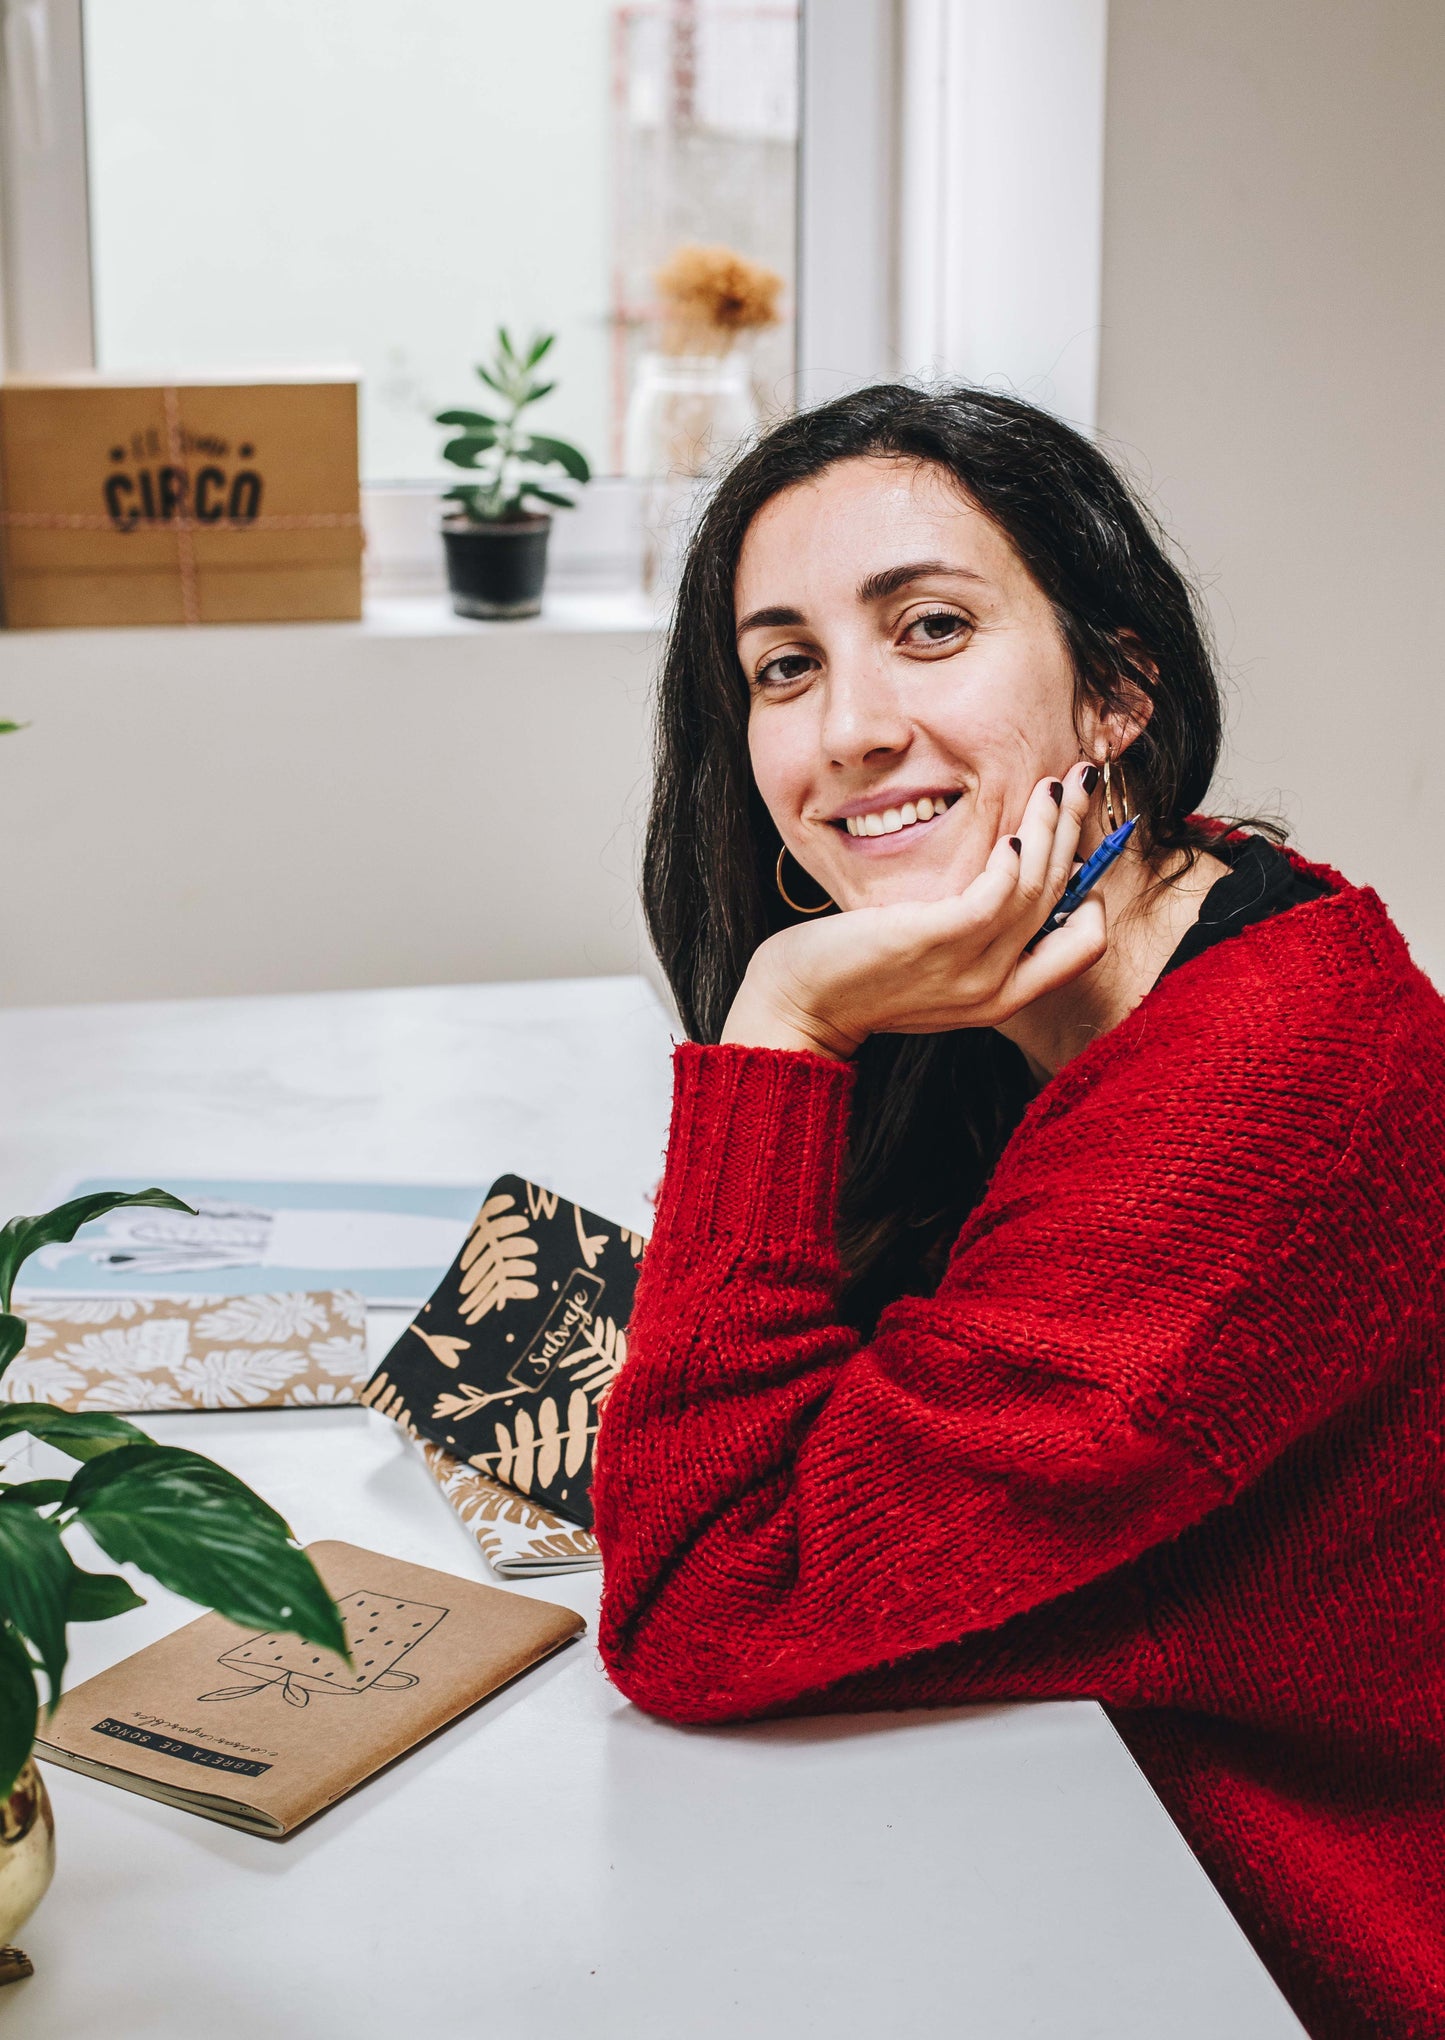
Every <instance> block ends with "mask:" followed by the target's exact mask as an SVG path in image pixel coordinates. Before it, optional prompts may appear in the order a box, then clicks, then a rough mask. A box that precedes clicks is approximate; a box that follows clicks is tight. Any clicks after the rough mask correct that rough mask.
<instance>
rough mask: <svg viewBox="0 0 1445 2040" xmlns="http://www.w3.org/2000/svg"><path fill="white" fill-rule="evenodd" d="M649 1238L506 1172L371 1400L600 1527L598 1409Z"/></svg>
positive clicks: (622, 1354) (494, 1474) (389, 1360)
mask: <svg viewBox="0 0 1445 2040" xmlns="http://www.w3.org/2000/svg"><path fill="white" fill-rule="evenodd" d="M643 1245H644V1242H643V1239H642V1237H641V1235H640V1234H638V1233H634V1232H631V1231H629V1230H628V1228H627V1227H626V1226H619V1225H614V1224H613V1223H612V1221H611V1220H610V1219H606V1218H599V1217H598V1216H597V1214H596V1213H595V1212H592V1211H584V1210H583V1209H582V1207H581V1206H580V1205H578V1204H574V1203H570V1202H568V1201H567V1200H566V1199H565V1198H563V1197H561V1196H559V1195H558V1193H557V1192H556V1191H555V1190H544V1189H542V1188H540V1187H539V1186H538V1185H537V1184H535V1183H528V1182H526V1181H525V1180H524V1179H523V1178H522V1177H521V1176H499V1177H498V1178H497V1180H496V1182H495V1183H493V1185H492V1187H491V1189H490V1190H489V1191H488V1192H487V1196H486V1201H485V1202H484V1203H483V1205H482V1208H481V1210H480V1211H479V1212H478V1213H477V1216H476V1219H475V1221H474V1223H473V1225H472V1228H471V1231H470V1232H469V1233H468V1235H467V1238H466V1241H465V1243H464V1245H463V1247H462V1250H461V1252H460V1253H459V1254H458V1256H457V1258H456V1260H455V1261H454V1262H453V1263H452V1266H451V1268H450V1269H449V1270H448V1272H447V1275H446V1278H445V1280H444V1281H443V1282H442V1284H441V1287H440V1288H439V1289H438V1290H437V1291H436V1293H435V1295H434V1296H433V1297H432V1299H431V1301H430V1302H429V1303H427V1304H426V1305H424V1307H423V1308H422V1310H421V1311H420V1312H419V1314H418V1315H417V1317H416V1318H414V1319H413V1321H412V1323H411V1324H410V1325H409V1326H408V1327H407V1329H406V1331H405V1332H403V1333H402V1335H401V1337H400V1339H398V1341H397V1343H396V1344H395V1346H393V1347H392V1349H391V1351H390V1353H388V1354H387V1356H386V1358H385V1360H384V1361H383V1362H382V1364H381V1366H380V1367H379V1368H378V1369H377V1371H376V1373H375V1374H374V1375H373V1376H372V1378H371V1380H370V1381H369V1382H368V1383H367V1385H366V1387H365V1388H364V1389H363V1390H362V1393H361V1400H362V1401H363V1402H364V1403H368V1404H370V1405H371V1407H372V1408H373V1409H376V1410H379V1411H381V1413H382V1414H383V1415H384V1416H388V1417H391V1418H392V1419H393V1420H394V1421H395V1422H396V1423H399V1424H401V1425H402V1426H403V1427H404V1428H405V1429H406V1430H408V1431H410V1432H411V1433H412V1435H413V1436H414V1437H417V1438H421V1439H427V1440H429V1441H430V1442H431V1443H432V1444H434V1445H441V1446H444V1447H445V1448H446V1450H447V1451H448V1452H449V1453H450V1454H451V1455H452V1456H453V1457H454V1458H456V1459H460V1460H464V1461H465V1462H466V1463H467V1465H468V1466H470V1467H473V1468H474V1469H475V1470H476V1471H477V1472H478V1473H481V1474H484V1475H486V1476H487V1477H488V1478H489V1479H491V1480H493V1481H496V1482H499V1483H500V1484H501V1485H502V1486H503V1487H508V1488H513V1489H515V1490H516V1491H517V1492H518V1493H519V1494H523V1495H528V1496H530V1497H532V1498H533V1499H534V1500H535V1501H539V1502H541V1503H542V1504H544V1505H545V1506H546V1507H547V1508H548V1509H550V1510H553V1511H555V1512H556V1514H558V1515H559V1516H565V1517H567V1518H568V1519H569V1520H570V1521H572V1522H574V1523H580V1524H581V1525H582V1527H583V1528H584V1529H586V1530H590V1529H591V1527H592V1502H591V1495H590V1488H591V1480H592V1455H593V1449H594V1445H595V1441H596V1437H597V1426H598V1419H599V1417H600V1415H601V1411H602V1406H603V1404H604V1403H605V1402H606V1400H607V1393H608V1390H609V1389H610V1388H611V1386H612V1383H613V1381H614V1380H615V1379H616V1377H617V1374H618V1371H619V1370H620V1368H621V1366H622V1364H623V1361H624V1360H625V1359H626V1357H627V1320H628V1318H629V1316H630V1315H631V1312H632V1302H633V1297H634V1295H635V1294H636V1289H637V1271H638V1264H639V1261H640V1259H641V1256H642V1249H643Z"/></svg>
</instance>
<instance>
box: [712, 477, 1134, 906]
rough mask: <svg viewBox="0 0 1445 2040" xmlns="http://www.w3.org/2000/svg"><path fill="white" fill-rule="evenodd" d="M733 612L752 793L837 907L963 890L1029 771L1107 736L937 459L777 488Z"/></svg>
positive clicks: (1009, 556) (1027, 585)
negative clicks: (747, 704)
mask: <svg viewBox="0 0 1445 2040" xmlns="http://www.w3.org/2000/svg"><path fill="white" fill-rule="evenodd" d="M735 614H736V619H737V643H738V655H739V657H740V659H741V660H742V665H743V671H744V673H745V675H746V676H747V681H748V686H749V690H750V694H751V702H752V706H751V711H750V715H749V722H748V748H749V752H750V754H751V758H752V767H753V773H754V776H755V777H756V779H757V783H758V788H759V791H760V792H761V793H762V796H763V799H764V801H765V802H766V803H767V807H768V811H769V813H770V814H771V815H772V818H773V820H774V822H775V823H776V824H777V828H778V833H779V834H780V835H781V837H782V839H783V841H784V843H785V844H786V845H787V847H788V849H789V850H790V851H791V852H792V854H793V856H794V857H795V858H796V859H797V861H798V863H799V864H801V865H802V866H803V868H804V869H805V870H806V871H807V872H809V873H810V875H811V876H812V877H813V878H815V879H816V880H817V882H818V884H819V885H820V886H822V887H823V888H824V890H825V891H827V892H828V893H830V894H831V895H832V897H833V898H834V899H835V900H836V901H837V902H838V904H839V906H841V907H861V906H883V905H887V904H889V903H891V902H893V901H897V900H936V899H941V898H944V897H945V896H947V895H948V894H951V893H957V892H960V891H961V890H962V889H963V887H964V886H966V885H967V884H968V883H969V882H970V881H971V880H972V879H974V878H976V877H977V876H978V874H979V872H980V871H982V869H983V867H984V864H985V862H986V860H987V859H988V856H989V854H990V852H991V851H992V850H993V848H994V845H995V844H996V843H997V842H998V841H999V839H1000V837H1003V836H1009V835H1012V834H1013V832H1014V830H1015V829H1016V828H1017V826H1018V823H1019V820H1020V817H1021V816H1022V814H1023V809H1024V803H1025V801H1026V800H1027V799H1028V796H1029V794H1030V793H1031V792H1032V790H1033V788H1034V787H1035V786H1036V785H1037V783H1038V781H1039V780H1040V779H1042V778H1044V777H1045V776H1053V777H1062V775H1063V774H1064V773H1065V772H1066V771H1067V770H1068V768H1069V767H1070V765H1072V764H1074V763H1076V762H1077V760H1078V758H1079V756H1080V751H1081V747H1082V749H1083V752H1084V754H1085V755H1086V756H1088V757H1091V758H1093V757H1098V758H1102V757H1103V756H1104V755H1105V753H1106V752H1107V751H1110V750H1114V751H1117V750H1118V748H1119V747H1120V742H1121V739H1122V737H1123V733H1122V732H1116V731H1115V729H1114V727H1113V725H1112V723H1109V724H1106V723H1105V722H1104V721H1103V720H1102V719H1101V718H1100V717H1099V716H1098V715H1097V714H1095V712H1094V711H1093V710H1092V709H1089V710H1086V711H1085V712H1084V713H1083V715H1082V716H1081V718H1080V721H1079V725H1078V727H1076V726H1075V707H1074V674H1073V667H1072V664H1071V662H1070V658H1069V654H1068V650H1067V647H1066V646H1065V643H1064V639H1063V636H1062V634H1061V632H1060V630H1059V626H1058V623H1057V622H1056V620H1055V617H1054V613H1053V610H1052V609H1051V607H1050V605H1049V602H1048V600H1047V598H1046V597H1045V595H1044V594H1043V592H1042V590H1041V589H1040V588H1039V587H1038V585H1037V583H1036V582H1035V581H1034V580H1033V579H1032V578H1031V576H1030V575H1029V573H1028V570H1027V568H1026V567H1025V566H1024V564H1023V562H1022V561H1021V560H1020V558H1019V556H1018V554H1017V553H1016V552H1015V551H1014V549H1013V546H1012V545H1011V544H1010V542H1009V540H1008V539H1007V538H1006V537H1005V536H1004V534H1003V533H1002V532H1001V531H1000V530H999V528H998V527H997V525H995V524H993V523H991V522H990V520H989V519H988V518H987V517H985V516H984V514H983V512H982V511H981V510H979V509H977V508H976V507H975V505H974V504H973V503H972V502H970V500H969V499H968V498H967V497H966V496H965V495H964V494H963V493H962V491H961V490H960V488H959V486H958V484H957V483H956V482H955V481H953V479H952V478H951V477H950V476H949V475H948V474H947V473H946V472H945V471H944V470H942V469H940V468H937V467H933V466H929V465H924V464H920V463H917V462H911V461H903V460H887V459H860V460H847V461H840V462H839V463H838V464H837V465H836V466H835V467H831V468H829V469H827V470H826V471H825V472H824V473H823V474H821V475H818V476H816V477H815V478H814V479H813V480H811V481H808V482H800V483H797V484H796V485H795V486H794V487H792V488H790V489H787V490H785V491H784V492H783V493H782V494H781V495H779V496H775V497H774V498H773V499H772V501H771V502H769V503H767V504H766V505H765V506H764V508H763V509H762V510H761V511H760V512H759V513H758V515H757V517H756V518H755V519H754V520H753V523H752V525H751V526H750V528H749V530H748V533H747V537H746V539H745V540H744V543H743V549H742V555H741V558H740V560H739V562H738V572H737V582H736V592H735ZM1129 734H1130V735H1132V734H1133V731H1132V730H1131V731H1130V732H1129ZM1093 840H1094V839H1093V838H1092V837H1091V838H1090V842H1091V843H1092V841H1093ZM789 890H790V891H791V890H792V888H791V887H790V888H789Z"/></svg>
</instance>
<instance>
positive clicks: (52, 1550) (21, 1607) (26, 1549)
mask: <svg viewBox="0 0 1445 2040" xmlns="http://www.w3.org/2000/svg"><path fill="white" fill-rule="evenodd" d="M74 1563H75V1562H74V1560H73V1559H72V1558H71V1556H70V1553H69V1552H68V1551H67V1550H66V1548H65V1546H64V1545H63V1544H62V1543H61V1541H60V1531H59V1530H58V1529H57V1527H56V1525H55V1523H54V1521H53V1520H52V1519H51V1518H50V1517H49V1516H37V1515H36V1513H35V1511H34V1510H33V1509H27V1508H25V1507H24V1506H23V1505H22V1506H21V1507H20V1508H18V1509H0V1615H3V1616H4V1618H5V1620H6V1621H7V1622H9V1623H10V1624H11V1626H12V1627H13V1628H15V1629H17V1630H18V1631H19V1632H20V1634H21V1635H22V1636H28V1637H29V1639H30V1641H31V1642H32V1643H33V1644H34V1646H35V1650H36V1654H37V1655H38V1657H39V1659H40V1662H41V1664H42V1665H43V1666H44V1668H45V1678H46V1683H47V1684H48V1686H49V1688H50V1705H51V1706H52V1707H54V1705H55V1703H56V1701H57V1700H58V1699H59V1698H60V1681H61V1678H62V1677H63V1675H64V1672H65V1617H66V1612H67V1609H68V1607H69V1603H70V1574H71V1571H72V1570H73V1567H74Z"/></svg>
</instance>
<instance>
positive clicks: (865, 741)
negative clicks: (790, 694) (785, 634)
mask: <svg viewBox="0 0 1445 2040" xmlns="http://www.w3.org/2000/svg"><path fill="white" fill-rule="evenodd" d="M819 736H820V739H821V743H822V749H823V753H824V756H825V757H826V759H827V761H828V763H829V764H831V765H861V764H863V763H865V762H866V761H867V760H869V759H871V758H875V757H880V756H881V757H887V756H891V755H894V754H896V753H898V752H900V751H906V750H907V748H908V745H909V742H910V740H911V737H912V727H911V725H910V723H909V720H908V717H907V716H906V715H905V713H904V711H903V704H902V702H901V701H900V700H899V697H898V693H897V691H896V689H895V688H894V686H893V685H892V683H891V680H890V678H889V677H888V676H887V675H885V674H883V673H880V672H879V671H878V669H877V667H876V666H875V665H873V664H872V662H871V661H869V660H868V659H867V658H866V657H863V658H858V659H837V658H835V659H834V660H833V661H832V663H831V664H830V666H829V669H828V676H827V680H826V683H825V685H824V689H823V722H822V728H821V730H820V732H819Z"/></svg>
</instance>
